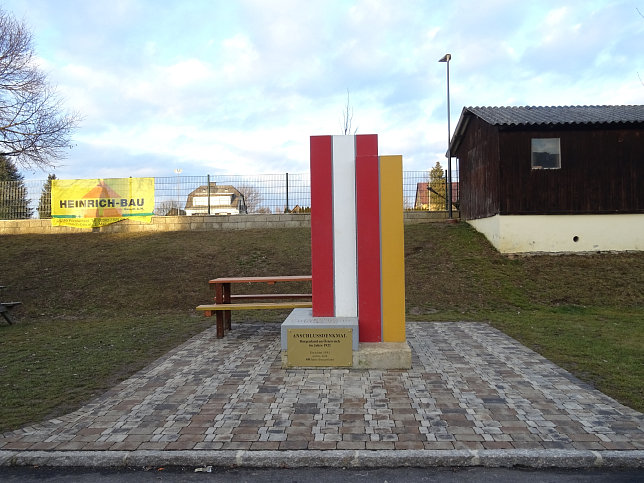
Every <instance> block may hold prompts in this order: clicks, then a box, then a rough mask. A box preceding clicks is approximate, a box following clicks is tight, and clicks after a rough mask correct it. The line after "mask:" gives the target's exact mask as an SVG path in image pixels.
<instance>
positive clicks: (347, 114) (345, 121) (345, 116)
mask: <svg viewBox="0 0 644 483" xmlns="http://www.w3.org/2000/svg"><path fill="white" fill-rule="evenodd" d="M351 121H353V107H351V100H350V99H349V89H347V105H346V106H345V108H344V111H342V134H344V135H347V134H355V133H357V132H358V128H355V130H354V131H353V133H352V132H351Z"/></svg>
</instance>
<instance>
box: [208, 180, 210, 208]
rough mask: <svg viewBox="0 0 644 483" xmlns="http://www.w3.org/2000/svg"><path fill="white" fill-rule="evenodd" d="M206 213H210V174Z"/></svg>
mask: <svg viewBox="0 0 644 483" xmlns="http://www.w3.org/2000/svg"><path fill="white" fill-rule="evenodd" d="M208 214H209V215H210V175H208Z"/></svg>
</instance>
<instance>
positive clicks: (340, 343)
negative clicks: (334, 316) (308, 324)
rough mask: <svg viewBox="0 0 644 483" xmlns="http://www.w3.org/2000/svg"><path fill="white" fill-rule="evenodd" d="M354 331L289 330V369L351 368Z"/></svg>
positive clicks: (327, 329)
mask: <svg viewBox="0 0 644 483" xmlns="http://www.w3.org/2000/svg"><path fill="white" fill-rule="evenodd" d="M352 336H353V330H352V329H329V328H326V329H288V341H287V355H288V366H289V367H295V366H299V367H351V366H352V365H353V348H352V345H353V341H352Z"/></svg>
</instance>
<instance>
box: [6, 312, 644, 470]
mask: <svg viewBox="0 0 644 483" xmlns="http://www.w3.org/2000/svg"><path fill="white" fill-rule="evenodd" d="M407 338H408V342H409V344H410V346H411V347H412V357H413V359H412V362H413V367H412V369H411V370H349V369H288V370H287V369H282V368H281V365H280V362H281V361H280V326H279V324H271V323H268V324H233V330H232V331H231V332H229V333H228V334H227V335H226V337H225V338H223V339H216V337H215V329H214V327H213V328H210V329H207V330H206V331H204V332H202V333H201V334H199V335H197V336H195V337H194V338H192V339H191V340H189V341H188V342H186V343H185V344H183V345H181V346H179V347H177V348H176V349H174V350H172V351H170V352H169V353H168V354H166V355H165V356H164V357H162V358H160V359H159V360H157V361H156V362H154V363H153V364H151V365H150V366H148V367H147V368H146V369H144V370H142V371H140V372H139V373H137V374H135V375H134V376H133V377H131V378H129V379H128V380H126V381H124V382H123V383H121V384H119V385H118V386H116V387H114V388H113V389H112V390H110V391H108V392H107V393H106V394H104V395H102V396H101V397H99V398H97V399H96V400H94V401H92V402H91V403H89V404H87V405H86V406H84V407H82V408H81V409H79V410H78V411H76V412H74V413H71V414H68V415H66V416H64V417H61V418H58V419H54V420H51V421H47V422H44V423H42V424H38V425H34V426H31V427H26V428H23V429H21V430H18V431H15V432H9V433H5V434H3V435H2V436H1V437H0V464H1V463H3V461H4V463H5V464H6V462H7V461H8V460H9V459H12V458H13V461H15V458H16V457H17V456H19V455H22V457H27V456H28V455H29V454H43V453H42V452H46V454H47V455H48V457H49V458H52V457H55V456H56V455H57V454H64V452H70V451H72V452H81V453H85V452H105V451H107V452H122V453H118V454H120V455H123V454H130V455H135V454H144V453H145V452H146V451H147V452H149V454H156V455H159V454H162V453H159V452H168V454H169V452H181V451H192V452H195V451H196V452H199V451H210V452H211V453H209V454H217V452H222V454H224V453H225V452H226V451H227V450H232V451H235V452H237V454H239V452H240V451H247V452H248V454H250V453H252V452H255V451H258V452H262V451H264V452H266V451H270V452H277V453H278V454H279V452H289V454H292V452H293V451H298V450H307V451H309V452H310V451H312V450H318V452H320V451H321V452H324V451H328V452H329V453H328V454H334V451H338V450H351V451H376V452H377V453H378V454H382V453H383V452H385V453H387V452H388V453H398V451H397V450H400V451H402V452H403V453H404V451H409V450H415V451H416V452H415V453H414V454H423V453H422V452H431V454H432V455H437V454H455V453H454V452H455V451H456V452H458V451H459V450H464V451H466V454H473V453H472V451H474V452H477V451H483V452H484V451H486V450H496V453H495V454H499V453H498V451H515V452H516V451H517V450H523V451H537V452H538V454H540V455H544V454H548V453H547V452H548V451H555V453H552V454H556V451H557V450H567V451H569V452H570V451H572V452H573V453H570V454H584V455H597V457H600V456H601V454H603V453H602V452H612V453H611V454H628V455H631V457H634V458H635V461H636V466H638V465H642V466H644V462H643V460H642V458H641V457H642V455H644V452H642V450H644V415H642V414H641V413H639V412H637V411H634V410H632V409H629V408H627V407H625V406H623V405H621V404H619V403H617V402H616V401H614V400H613V399H611V398H609V397H607V396H605V395H604V394H602V393H601V392H599V391H597V390H595V389H593V388H591V387H590V386H588V385H586V384H584V383H583V382H581V381H579V380H578V379H576V378H575V377H573V376H572V375H571V374H569V373H568V372H566V371H564V370H563V369H561V368H559V367H558V366H556V365H554V364H552V363H551V362H549V361H548V360H546V359H544V358H543V357H541V356H540V355H538V354H537V353H535V352H533V351H531V350H529V349H527V348H526V347H524V346H522V345H521V344H519V343H518V342H517V341H515V340H513V339H511V338H510V337H508V336H506V335H505V334H503V333H502V332H500V331H498V330H496V329H494V328H492V327H491V326H489V325H488V324H485V323H470V322H468V323H465V322H461V323H422V322H411V323H408V324H407ZM418 451H420V453H418ZM575 451H576V452H577V453H574V452H575ZM580 451H581V452H582V453H579V452H580ZM39 452H40V453H39ZM123 452H124V453H123ZM305 452H306V451H304V452H302V453H305ZM441 452H445V453H441ZM450 452H451V453H450ZM615 452H617V453H615ZM619 452H622V453H619ZM193 454H194V453H193ZM272 454H275V453H272ZM409 454H411V453H409ZM427 454H429V453H427ZM477 454H478V453H477ZM606 454H608V453H606ZM25 455H27V456H25ZM638 462H639V463H638ZM631 465H632V463H631Z"/></svg>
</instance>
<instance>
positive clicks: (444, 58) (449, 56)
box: [439, 54, 452, 62]
mask: <svg viewBox="0 0 644 483" xmlns="http://www.w3.org/2000/svg"><path fill="white" fill-rule="evenodd" d="M450 60H452V54H445V55H444V56H443V57H442V58H441V59H440V60H439V62H449V61H450Z"/></svg>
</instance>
